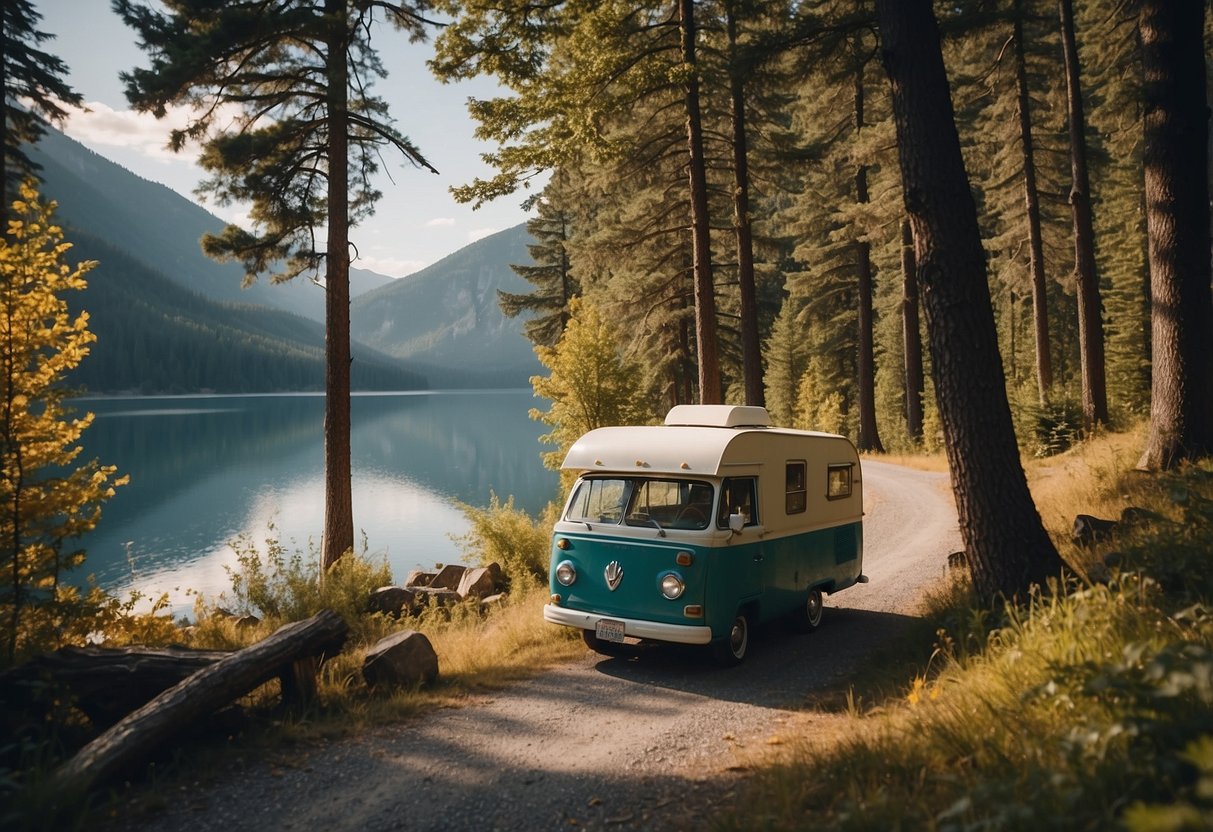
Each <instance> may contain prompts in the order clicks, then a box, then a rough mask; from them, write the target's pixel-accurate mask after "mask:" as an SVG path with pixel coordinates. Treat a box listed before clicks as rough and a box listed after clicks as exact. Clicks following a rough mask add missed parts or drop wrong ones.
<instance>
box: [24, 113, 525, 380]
mask: <svg viewBox="0 0 1213 832" xmlns="http://www.w3.org/2000/svg"><path fill="white" fill-rule="evenodd" d="M30 155H31V157H32V158H33V159H34V160H35V161H36V162H37V163H38V164H40V165H41V166H42V175H43V179H44V185H43V188H42V191H43V193H44V195H45V196H47V197H50V198H52V199H55V200H56V201H57V202H58V203H59V209H58V217H59V219H60V222H61V223H62V224H63V225H64V227H65V232H66V236H67V240H68V241H69V242H73V243H75V244H76V249H75V250H74V251H73V252H72V255H71V256H73V257H80V258H90V259H97V260H98V261H99V262H100V265H99V266H98V267H97V268H96V269H95V270H94V271H93V272H91V273H90V276H89V281H90V287H89V289H88V291H87V292H86V293H85V297H84V298H82V299H80V303H81V305H83V307H84V308H86V309H88V310H89V312H90V314H91V316H92V321H91V327H92V329H93V330H94V331H95V332H96V333H97V334H98V343H97V344H96V345H94V349H93V355H92V356H90V358H89V359H87V360H86V362H85V365H83V366H82V367H81V368H80V370H79V371H78V373H79V376H78V378H74V379H73V380H74V381H75V382H77V383H80V384H84V385H86V386H87V388H88V389H89V390H90V391H92V392H143V393H164V392H200V391H206V390H217V391H218V390H223V391H236V390H239V391H246V392H252V391H256V390H267V391H268V390H286V389H301V390H311V389H321V388H322V386H323V385H322V379H323V372H322V368H323V343H324V332H323V327H322V324H321V323H319V322H321V321H322V320H323V308H324V291H323V289H322V288H321V287H318V286H316V285H314V284H313V283H311V282H310V281H308V280H305V279H302V278H300V279H296V280H295V281H291V282H289V283H286V284H280V285H272V284H270V283H269V282H268V281H266V280H258V281H256V282H254V283H253V284H252V285H251V286H250V287H248V288H242V287H241V284H242V280H243V270H242V269H241V268H240V267H239V266H238V265H237V264H233V263H217V262H215V261H213V260H211V259H209V258H208V257H206V256H205V255H204V254H203V253H202V251H201V248H200V246H199V242H198V241H199V239H200V238H201V236H202V235H203V234H204V233H206V232H214V231H218V230H219V229H221V228H222V227H223V226H224V222H223V220H221V219H219V218H218V217H215V216H214V215H212V214H210V213H209V212H207V211H206V210H205V209H203V208H201V207H199V206H198V205H195V204H194V203H192V202H190V201H189V200H188V199H185V198H184V197H182V196H180V195H179V194H177V193H176V192H174V191H172V190H171V189H169V188H167V187H165V186H163V185H159V184H157V183H154V182H149V181H148V180H145V179H142V178H140V177H138V176H136V175H135V174H133V173H131V172H130V171H127V170H126V169H125V168H122V167H121V166H119V165H117V164H115V163H113V162H111V161H109V160H108V159H105V158H104V157H103V156H100V155H99V154H97V153H94V152H93V151H91V150H89V149H88V148H85V147H84V146H83V145H80V144H79V143H77V142H75V141H73V140H72V139H70V138H68V137H66V136H64V135H63V134H61V133H58V132H55V131H48V134H47V136H46V137H45V138H44V139H43V141H42V142H40V144H39V146H38V147H37V148H32V149H31V151H30ZM527 242H529V235H527V233H526V230H525V226H523V225H520V226H517V227H516V228H513V229H508V230H507V231H503V232H499V233H498V234H495V235H492V236H490V237H487V238H485V239H483V240H479V241H477V242H475V243H472V244H471V245H469V246H467V247H465V248H464V249H461V250H460V251H458V252H455V253H454V254H452V255H450V256H448V257H446V258H444V259H443V260H442V261H440V262H439V263H436V264H434V265H433V266H430V267H428V268H427V269H423V270H422V271H421V272H418V273H417V274H414V275H412V276H410V277H407V278H401V279H399V280H396V279H392V278H389V277H386V276H383V275H378V274H376V273H374V272H370V271H367V270H363V269H351V294H352V295H354V301H353V304H352V307H351V326H352V333H353V338H354V340H355V341H356V342H362V344H357V343H356V344H355V345H354V349H355V362H354V366H353V373H354V384H355V386H356V388H361V389H390V388H392V387H399V388H401V389H413V388H416V387H423V386H430V387H480V386H485V387H488V386H491V387H504V386H517V385H522V384H526V381H527V378H528V377H529V376H530V375H533V374H534V372H536V371H537V370H538V368H539V365H538V362H537V361H536V360H535V357H534V354H533V352H532V351H531V347H530V343H529V342H528V341H527V340H526V338H525V337H524V336H523V335H522V333H521V330H522V321H521V320H510V319H507V318H505V316H504V315H503V314H502V313H501V311H500V309H499V308H498V307H497V290H498V289H499V288H502V289H505V290H506V291H511V292H525V291H528V288H529V284H527V283H526V282H525V281H523V280H522V279H521V278H519V277H518V276H517V275H516V274H515V273H514V272H513V271H512V270H511V269H510V268H509V266H510V263H529V262H530V257H529V254H528V253H527V250H526V244H527ZM73 303H75V301H73ZM364 345H365V346H364ZM297 385H299V386H297Z"/></svg>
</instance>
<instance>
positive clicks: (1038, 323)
mask: <svg viewBox="0 0 1213 832" xmlns="http://www.w3.org/2000/svg"><path fill="white" fill-rule="evenodd" d="M1023 17H1024V10H1023V0H1015V88H1016V91H1017V93H1018V97H1019V139H1020V143H1021V145H1022V148H1023V197H1024V207H1025V209H1026V211H1027V215H1028V251H1029V257H1028V268H1029V271H1030V272H1031V276H1032V321H1033V323H1034V325H1035V334H1036V384H1037V386H1038V388H1039V392H1040V401H1041V402H1042V403H1043V402H1046V401H1048V398H1049V389H1050V388H1051V387H1052V386H1053V360H1052V358H1051V357H1050V354H1049V304H1048V293H1047V291H1046V289H1047V283H1046V281H1045V255H1044V243H1043V241H1042V239H1041V233H1040V194H1039V192H1038V191H1037V188H1036V153H1035V147H1034V144H1033V142H1032V110H1031V106H1032V97H1031V94H1030V93H1029V91H1028V69H1027V60H1026V58H1025V55H1024V37H1023Z"/></svg>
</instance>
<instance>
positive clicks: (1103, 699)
mask: <svg viewBox="0 0 1213 832" xmlns="http://www.w3.org/2000/svg"><path fill="white" fill-rule="evenodd" d="M1135 451H1136V446H1135V444H1134V443H1133V442H1132V441H1131V439H1128V440H1126V438H1125V437H1103V438H1102V439H1100V440H1098V441H1096V442H1093V443H1088V444H1087V445H1086V446H1081V447H1079V448H1076V449H1074V450H1072V451H1070V452H1069V453H1068V454H1064V455H1062V457H1058V458H1053V459H1052V460H1050V461H1049V462H1048V463H1044V465H1045V468H1043V469H1040V468H1037V467H1036V466H1032V467H1031V474H1032V477H1033V483H1034V489H1035V491H1036V493H1037V497H1038V500H1039V498H1040V495H1041V494H1043V493H1047V494H1049V495H1050V500H1051V501H1052V502H1053V504H1054V506H1058V507H1059V508H1054V511H1055V512H1064V514H1062V513H1058V514H1057V517H1056V518H1055V521H1054V522H1053V523H1052V525H1053V527H1054V529H1055V531H1056V532H1057V535H1058V537H1059V539H1065V546H1066V547H1067V548H1068V552H1067V554H1068V556H1069V557H1070V558H1071V559H1074V560H1079V559H1081V560H1082V561H1083V562H1084V564H1085V565H1086V567H1087V568H1088V569H1089V570H1090V571H1091V573H1092V574H1093V575H1094V574H1098V575H1099V577H1100V580H1099V581H1098V582H1083V583H1080V582H1077V581H1075V583H1074V584H1072V585H1070V586H1066V587H1061V588H1057V587H1054V588H1053V589H1054V590H1055V591H1053V592H1045V593H1037V594H1035V595H1033V596H1032V597H1031V599H1030V601H1029V602H1028V603H1026V604H1024V605H1022V606H1018V607H1011V606H1008V607H1004V608H1001V609H997V610H983V609H981V608H980V607H977V606H975V605H973V604H972V603H971V602H969V601H965V600H964V599H965V598H966V592H965V591H964V588H963V587H961V588H959V589H958V590H957V591H955V592H954V593H953V594H952V596H951V600H950V602H948V603H945V604H943V605H942V606H937V608H936V609H935V611H934V612H933V615H934V616H935V618H936V621H937V623H938V624H939V625H940V629H939V630H938V632H937V635H936V639H935V649H934V652H933V653H932V656H931V659H930V661H929V662H927V663H925V664H924V665H923V666H922V667H921V668H919V669H918V671H917V672H916V673H914V674H913V675H911V676H910V677H909V678H903V679H902V681H901V683H900V685H899V686H896V687H894V688H893V689H894V691H895V693H893V694H892V695H890V696H888V697H887V698H886V699H885V700H884V701H882V702H880V703H879V707H874V708H873V707H869V708H867V709H861V708H852V709H851V711H850V712H849V713H844V714H842V715H841V716H839V717H836V718H835V719H834V724H833V730H832V732H831V736H833V737H834V739H833V740H832V741H830V742H827V743H822V742H820V741H818V740H819V735H817V734H813V735H809V736H804V737H802V738H800V739H796V738H795V737H792V738H790V739H789V738H785V745H784V746H782V751H781V754H780V756H779V757H778V758H770V759H760V760H757V761H756V762H755V765H756V766H757V769H758V771H757V773H756V774H755V776H754V777H753V778H752V780H751V782H750V784H749V786H748V788H747V790H746V792H745V796H744V798H743V800H742V802H741V803H740V804H739V805H738V806H737V807H736V809H735V810H734V811H732V812H730V813H729V814H727V815H726V816H725V817H724V818H722V819H721V821H720V823H719V824H718V825H719V827H720V828H723V829H801V828H808V827H810V826H811V827H812V828H815V829H846V830H850V829H882V830H883V829H940V830H943V829H947V830H978V829H981V830H989V829H1059V830H1060V829H1065V830H1071V829H1109V828H1128V829H1134V830H1150V829H1158V830H1162V829H1168V830H1171V829H1173V830H1179V829H1209V828H1213V613H1211V612H1210V610H1209V607H1208V602H1209V598H1210V596H1211V594H1213V570H1211V569H1210V568H1209V567H1210V562H1209V559H1210V548H1211V547H1210V541H1213V465H1208V464H1206V465H1201V466H1191V467H1189V468H1187V469H1185V470H1183V471H1181V472H1178V473H1176V474H1171V475H1164V476H1146V475H1144V474H1140V473H1138V472H1134V471H1132V470H1131V468H1130V465H1131V463H1130V462H1129V460H1130V459H1131V457H1132V455H1133V453H1135ZM1129 505H1132V506H1137V507H1139V508H1142V509H1146V510H1147V511H1148V512H1149V514H1147V515H1145V516H1146V517H1147V521H1146V522H1139V523H1136V524H1133V525H1130V526H1128V527H1122V528H1121V529H1119V530H1118V532H1117V533H1116V534H1114V535H1113V536H1112V537H1111V538H1109V539H1108V540H1106V541H1104V542H1102V543H1101V544H1100V545H1099V546H1097V547H1096V548H1094V549H1093V550H1092V551H1082V550H1079V549H1077V548H1076V547H1073V546H1072V545H1071V544H1069V542H1068V525H1069V522H1070V521H1072V518H1073V514H1072V513H1071V512H1074V513H1078V512H1076V511H1075V509H1080V510H1081V512H1082V513H1092V514H1097V515H1103V516H1110V517H1112V518H1115V517H1117V516H1119V512H1120V510H1121V509H1123V508H1125V507H1127V506H1129ZM1065 514H1068V515H1069V518H1068V520H1067V519H1064V517H1065ZM1059 526H1064V528H1059ZM1105 560H1107V561H1109V562H1110V564H1111V565H1110V566H1107V565H1105V564H1104V561H1105ZM1096 567H1098V569H1097V568H1096ZM802 719H803V720H806V721H811V719H812V715H811V714H806V715H803V716H802Z"/></svg>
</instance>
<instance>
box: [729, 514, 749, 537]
mask: <svg viewBox="0 0 1213 832" xmlns="http://www.w3.org/2000/svg"><path fill="white" fill-rule="evenodd" d="M744 528H745V515H744V514H730V515H729V531H731V532H732V533H733V534H740V533H741V530H742V529H744Z"/></svg>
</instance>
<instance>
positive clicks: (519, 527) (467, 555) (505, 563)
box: [452, 494, 560, 585]
mask: <svg viewBox="0 0 1213 832" xmlns="http://www.w3.org/2000/svg"><path fill="white" fill-rule="evenodd" d="M460 508H461V509H462V511H463V514H464V516H465V517H467V519H468V521H469V522H470V523H471V524H472V527H471V529H469V530H468V532H467V533H466V534H463V535H456V536H453V538H452V539H453V540H454V541H455V542H456V543H458V544H459V546H460V548H461V549H462V550H463V553H464V560H465V561H467V562H468V563H476V564H479V565H481V566H488V565H489V564H490V563H497V564H500V566H501V568H502V570H504V572H505V574H506V576H507V577H508V578H509V579H510V580H512V581H513V580H518V581H522V582H524V583H526V584H531V585H545V584H546V583H547V580H548V561H549V556H548V553H549V551H550V546H551V537H552V525H553V523H555V522H556V515H557V513H558V512H559V510H560V509H559V507H557V506H556V504H555V503H548V505H547V507H545V508H544V510H543V512H542V513H541V514H540V515H539V516H538V517H537V518H532V517H531V516H530V515H529V514H527V513H526V512H525V511H523V510H522V509H519V508H515V507H514V498H513V497H510V498H509V499H507V500H506V501H505V502H504V503H503V502H501V499H500V498H499V497H498V496H497V495H496V494H493V495H491V496H490V501H489V506H488V508H476V507H475V506H470V505H462V506H460Z"/></svg>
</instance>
